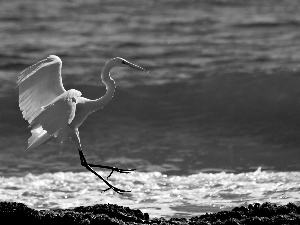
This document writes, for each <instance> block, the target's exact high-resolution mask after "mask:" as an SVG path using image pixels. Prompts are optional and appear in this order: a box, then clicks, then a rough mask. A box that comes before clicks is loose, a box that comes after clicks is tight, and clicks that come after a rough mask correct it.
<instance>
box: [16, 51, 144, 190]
mask: <svg viewBox="0 0 300 225" xmlns="http://www.w3.org/2000/svg"><path fill="white" fill-rule="evenodd" d="M114 66H130V67H133V68H135V69H139V70H143V71H146V70H144V69H143V68H141V67H139V66H136V65H134V64H132V63H129V62H128V61H126V60H124V59H122V58H118V57H117V58H114V59H112V60H110V61H108V62H107V63H106V64H105V66H104V68H103V70H102V73H101V79H102V82H103V83H104V84H105V86H106V94H105V95H104V96H102V97H101V98H99V99H96V100H90V99H87V98H84V97H81V92H80V91H77V90H74V89H71V90H68V91H66V90H65V89H64V87H63V84H62V79H61V67H62V62H61V60H60V58H59V57H58V56H55V55H50V56H49V57H48V58H47V59H44V60H42V61H40V62H38V63H36V64H34V65H32V66H31V67H29V68H27V69H25V70H24V71H22V72H21V74H20V76H19V78H18V81H17V84H18V86H19V106H20V109H21V111H22V114H23V117H24V119H26V120H27V121H28V122H29V124H30V127H31V128H32V130H31V133H32V136H31V137H30V138H29V140H28V148H34V147H36V146H38V145H40V144H42V143H45V142H47V141H49V140H53V141H55V142H60V143H61V142H63V141H64V140H66V139H68V138H71V139H72V140H73V141H74V142H75V144H76V146H77V148H78V151H79V155H80V159H81V164H82V165H83V166H85V167H86V168H87V169H88V170H90V171H91V172H93V173H94V174H95V175H97V176H98V177H99V178H101V179H102V180H103V181H104V182H105V183H106V184H107V185H108V186H109V189H111V188H112V189H113V190H115V191H117V192H123V190H121V189H118V188H115V187H114V186H112V185H110V184H109V183H108V182H107V181H106V180H104V179H103V178H102V177H101V176H100V175H98V174H97V173H96V172H95V171H94V170H93V169H91V168H90V166H96V167H102V168H109V169H112V171H114V170H115V171H118V172H125V173H126V172H128V171H131V170H121V169H118V168H114V167H107V166H98V165H92V164H87V163H86V161H85V158H84V155H83V153H82V149H81V144H80V138H79V131H78V127H79V126H80V125H81V124H82V123H83V121H84V120H85V119H86V118H87V117H88V115H89V114H90V113H92V112H95V111H97V110H99V109H101V108H102V107H103V106H105V105H106V104H107V103H108V102H109V101H110V100H111V99H112V97H113V95H114V91H115V82H114V81H113V79H112V78H111V77H110V74H109V72H110V70H111V69H112V68H113V67H114Z"/></svg>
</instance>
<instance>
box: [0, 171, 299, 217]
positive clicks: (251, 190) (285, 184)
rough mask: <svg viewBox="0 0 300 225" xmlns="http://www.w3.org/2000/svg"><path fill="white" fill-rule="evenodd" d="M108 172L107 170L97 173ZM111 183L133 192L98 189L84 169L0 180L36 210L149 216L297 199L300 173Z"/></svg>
mask: <svg viewBox="0 0 300 225" xmlns="http://www.w3.org/2000/svg"><path fill="white" fill-rule="evenodd" d="M99 174H101V175H103V176H107V175H108V173H103V172H101V171H99ZM110 181H111V182H112V183H113V184H114V185H116V186H117V187H120V188H123V189H126V190H131V191H132V192H130V193H126V194H124V195H119V194H116V193H114V192H113V191H108V192H104V193H101V190H103V189H105V188H106V187H105V185H104V183H103V182H101V181H100V180H99V179H98V178H97V177H95V176H94V175H93V174H91V173H89V172H83V173H72V172H67V173H63V172H59V173H53V174H52V173H45V174H41V175H32V174H28V175H26V176H24V177H9V178H4V177H1V178H0V199H1V200H2V201H17V202H23V203H25V204H27V205H28V206H30V207H32V208H35V209H49V208H72V207H76V206H81V205H83V206H87V205H94V204H105V203H110V204H118V205H122V206H128V207H131V208H138V209H140V210H142V211H143V212H147V213H149V215H150V216H151V217H160V216H164V217H171V216H174V217H181V216H184V217H190V216H194V215H199V214H202V213H206V212H216V211H221V210H228V209H231V208H233V207H235V206H240V205H246V204H249V203H253V202H260V203H262V202H265V201H269V202H273V203H280V204H287V203H288V202H294V203H298V204H299V203H300V194H299V193H300V172H276V173H275V172H274V173H273V172H261V171H260V170H257V171H256V172H252V173H241V174H231V173H224V172H222V173H215V174H210V173H199V174H194V175H190V176H167V175H163V174H161V173H159V172H151V173H140V172H133V173H131V174H126V175H124V174H118V173H114V174H113V175H112V177H111V178H110Z"/></svg>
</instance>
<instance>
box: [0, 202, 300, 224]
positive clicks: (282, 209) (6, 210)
mask: <svg viewBox="0 0 300 225" xmlns="http://www.w3.org/2000/svg"><path fill="white" fill-rule="evenodd" d="M0 218H1V221H7V222H6V223H1V224H64V225H68V224H70V225H71V224H72V225H73V224H74V225H75V224H116V225H117V224H164V225H169V224H178V225H181V224H206V225H210V224H212V225H215V224H226V225H229V224H235V225H238V224H247V225H248V224H291V225H292V224H293V225H294V224H300V205H296V204H294V203H288V204H287V205H278V204H273V203H269V202H265V203H263V204H259V203H254V204H249V205H248V206H247V207H245V206H240V207H235V208H233V209H232V210H230V211H221V212H217V213H206V214H203V215H199V216H194V217H192V218H190V219H186V218H171V219H169V220H167V219H164V218H163V217H161V218H149V215H148V213H142V212H141V211H140V210H138V209H130V208H129V207H123V206H118V205H114V204H97V205H94V206H80V207H75V208H73V209H50V210H35V209H32V208H30V207H28V206H26V205H25V204H23V203H17V202H0Z"/></svg>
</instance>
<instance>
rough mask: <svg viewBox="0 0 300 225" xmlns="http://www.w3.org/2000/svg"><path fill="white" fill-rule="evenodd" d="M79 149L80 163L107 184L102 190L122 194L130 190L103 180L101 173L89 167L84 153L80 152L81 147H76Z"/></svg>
mask: <svg viewBox="0 0 300 225" xmlns="http://www.w3.org/2000/svg"><path fill="white" fill-rule="evenodd" d="M78 151H79V156H80V161H81V165H82V166H84V167H85V168H87V170H89V171H90V172H92V173H93V174H95V175H96V176H97V177H99V178H100V179H101V180H102V181H103V182H104V183H105V184H106V185H107V186H108V188H107V189H105V190H103V192H104V191H108V190H109V189H112V190H113V191H115V192H117V193H119V194H122V193H124V192H130V191H125V190H123V189H120V188H117V187H115V186H113V185H111V184H110V183H109V182H108V181H107V180H105V179H104V178H103V177H102V176H101V175H99V174H98V173H97V172H96V171H95V170H93V169H92V168H91V167H90V164H88V163H87V162H86V160H85V157H84V154H83V152H82V150H81V149H78Z"/></svg>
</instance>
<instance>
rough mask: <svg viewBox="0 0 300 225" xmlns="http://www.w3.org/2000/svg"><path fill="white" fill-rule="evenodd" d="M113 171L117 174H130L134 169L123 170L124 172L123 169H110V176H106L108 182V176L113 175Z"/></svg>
mask: <svg viewBox="0 0 300 225" xmlns="http://www.w3.org/2000/svg"><path fill="white" fill-rule="evenodd" d="M114 171H116V172H118V173H130V172H132V171H135V169H125V170H124V169H119V168H117V167H112V168H111V172H110V174H109V175H108V176H107V180H108V178H110V176H111V175H112V174H113V172H114Z"/></svg>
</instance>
